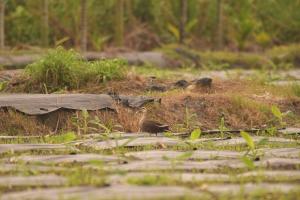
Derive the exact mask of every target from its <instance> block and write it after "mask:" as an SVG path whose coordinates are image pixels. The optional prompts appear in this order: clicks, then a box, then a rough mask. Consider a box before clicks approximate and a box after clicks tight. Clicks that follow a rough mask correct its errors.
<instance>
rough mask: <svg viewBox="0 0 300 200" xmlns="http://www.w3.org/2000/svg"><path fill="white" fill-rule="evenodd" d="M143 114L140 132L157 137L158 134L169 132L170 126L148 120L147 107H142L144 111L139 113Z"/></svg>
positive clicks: (140, 121)
mask: <svg viewBox="0 0 300 200" xmlns="http://www.w3.org/2000/svg"><path fill="white" fill-rule="evenodd" d="M139 112H141V113H142V116H141V118H140V120H139V132H146V133H150V134H155V135H156V136H157V134H158V133H163V132H165V131H169V130H170V129H169V125H166V124H161V123H159V122H156V121H152V120H147V119H146V115H147V109H146V108H145V107H142V109H141V110H140V111H139Z"/></svg>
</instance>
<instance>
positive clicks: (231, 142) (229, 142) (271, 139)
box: [214, 136, 296, 146]
mask: <svg viewBox="0 0 300 200" xmlns="http://www.w3.org/2000/svg"><path fill="white" fill-rule="evenodd" d="M264 138H267V139H268V141H269V142H280V143H293V142H294V143H295V142H296V141H295V140H293V139H286V138H280V137H261V136H252V139H253V140H254V142H259V141H260V140H262V139H264ZM214 144H215V145H216V146H229V145H242V144H246V141H245V140H244V138H242V137H236V138H231V139H229V140H220V141H215V142H214Z"/></svg>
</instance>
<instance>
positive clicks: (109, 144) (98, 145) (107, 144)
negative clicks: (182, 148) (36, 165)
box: [81, 135, 224, 150]
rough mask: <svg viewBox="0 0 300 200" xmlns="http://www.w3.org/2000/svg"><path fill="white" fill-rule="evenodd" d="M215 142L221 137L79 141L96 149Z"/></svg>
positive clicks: (137, 137)
mask: <svg viewBox="0 0 300 200" xmlns="http://www.w3.org/2000/svg"><path fill="white" fill-rule="evenodd" d="M209 141H210V142H215V141H224V139H222V138H201V139H197V140H193V141H191V140H183V139H181V138H171V137H163V136H162V137H160V136H148V137H139V136H138V135H136V137H130V138H120V139H109V140H106V141H100V142H99V141H95V140H88V141H86V142H83V143H81V145H83V146H87V147H91V148H94V149H96V150H103V149H112V148H117V147H138V146H147V145H166V146H175V145H179V144H185V145H187V144H186V142H189V143H191V144H197V143H202V142H209Z"/></svg>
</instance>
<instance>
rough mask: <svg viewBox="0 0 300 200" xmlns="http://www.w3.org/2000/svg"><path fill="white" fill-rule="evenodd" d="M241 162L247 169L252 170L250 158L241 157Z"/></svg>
mask: <svg viewBox="0 0 300 200" xmlns="http://www.w3.org/2000/svg"><path fill="white" fill-rule="evenodd" d="M242 161H243V162H244V163H245V165H246V166H247V167H248V168H249V169H254V168H255V165H254V162H253V160H251V159H250V158H248V157H247V156H243V157H242Z"/></svg>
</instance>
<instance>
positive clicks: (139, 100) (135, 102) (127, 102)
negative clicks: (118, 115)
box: [110, 94, 155, 108]
mask: <svg viewBox="0 0 300 200" xmlns="http://www.w3.org/2000/svg"><path fill="white" fill-rule="evenodd" d="M110 95H111V97H112V98H113V99H114V100H116V101H118V102H121V103H122V104H123V105H124V106H127V107H130V108H140V107H142V106H144V105H145V104H147V103H151V102H154V101H155V98H152V97H145V96H126V95H118V94H110Z"/></svg>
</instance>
